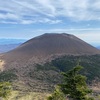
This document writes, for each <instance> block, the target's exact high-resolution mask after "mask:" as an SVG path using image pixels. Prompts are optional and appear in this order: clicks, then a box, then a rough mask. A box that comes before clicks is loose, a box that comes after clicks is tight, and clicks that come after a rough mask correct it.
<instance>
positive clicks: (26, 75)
mask: <svg viewBox="0 0 100 100" xmlns="http://www.w3.org/2000/svg"><path fill="white" fill-rule="evenodd" d="M95 54H100V50H98V49H96V48H94V47H93V46H91V45H89V44H87V43H86V42H84V41H83V40H81V39H79V38H77V37H75V36H74V35H69V34H65V33H62V34H43V35H41V36H38V37H35V38H33V39H31V40H29V41H27V42H25V43H23V44H22V45H20V46H19V47H17V48H16V49H14V50H12V51H10V52H7V53H4V54H2V55H1V56H0V68H1V70H3V71H4V73H3V77H4V75H5V74H7V75H6V78H7V79H8V80H9V79H13V80H14V81H13V82H14V83H16V84H14V85H15V88H17V89H18V88H19V87H20V89H26V88H29V90H30V89H31V90H32V89H33V90H34V91H36V90H38V91H39V90H48V88H50V87H52V86H54V84H56V83H57V82H58V81H59V80H60V79H61V77H60V75H59V68H54V67H51V66H49V65H48V64H47V65H46V66H49V67H41V66H40V65H37V64H43V63H45V62H46V61H48V60H49V61H50V60H52V59H54V58H57V57H59V56H64V55H73V56H77V55H78V56H79V55H95ZM44 69H45V70H44ZM8 76H9V77H8ZM54 78H55V79H54ZM3 79H4V78H3ZM23 86H24V88H23ZM25 87H26V88H25ZM50 89H52V88H50Z"/></svg>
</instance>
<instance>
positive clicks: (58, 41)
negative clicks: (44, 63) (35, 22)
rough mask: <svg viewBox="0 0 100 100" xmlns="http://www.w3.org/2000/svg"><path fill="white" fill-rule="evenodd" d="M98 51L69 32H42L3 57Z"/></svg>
mask: <svg viewBox="0 0 100 100" xmlns="http://www.w3.org/2000/svg"><path fill="white" fill-rule="evenodd" d="M99 53H100V51H99V50H97V49H96V48H94V47H93V46H91V45H89V44H87V43H86V42H84V41H82V40H81V39H79V38H77V37H75V36H74V35H69V34H65V33H63V34H43V35H41V36H38V37H35V38H33V39H31V40H29V41H27V42H25V43H23V44H22V45H21V46H19V47H18V48H16V49H15V50H12V51H10V52H8V53H5V54H4V56H5V58H7V57H8V58H9V56H11V58H10V59H12V55H14V56H13V59H18V58H21V59H23V58H25V57H26V59H30V58H32V57H37V58H43V57H44V58H46V57H48V56H52V55H59V54H60V55H65V54H66V55H84V54H90V55H91V54H92V55H93V54H99Z"/></svg>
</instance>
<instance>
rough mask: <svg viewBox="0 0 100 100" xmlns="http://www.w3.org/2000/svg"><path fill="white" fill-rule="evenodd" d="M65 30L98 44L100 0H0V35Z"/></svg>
mask: <svg viewBox="0 0 100 100" xmlns="http://www.w3.org/2000/svg"><path fill="white" fill-rule="evenodd" d="M44 33H68V34H73V35H75V36H77V37H79V38H81V39H82V40H84V41H86V42H88V43H90V44H92V45H94V46H98V45H99V46H100V0H0V38H13V39H14V38H16V39H30V38H33V37H35V36H38V35H41V34H44Z"/></svg>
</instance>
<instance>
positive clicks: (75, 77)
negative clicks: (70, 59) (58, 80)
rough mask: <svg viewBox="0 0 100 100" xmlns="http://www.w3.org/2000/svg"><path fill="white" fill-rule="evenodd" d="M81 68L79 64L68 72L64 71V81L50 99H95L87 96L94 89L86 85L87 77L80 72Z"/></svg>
mask: <svg viewBox="0 0 100 100" xmlns="http://www.w3.org/2000/svg"><path fill="white" fill-rule="evenodd" d="M81 69H82V67H81V66H79V65H78V66H76V67H74V68H73V69H72V70H70V71H68V72H66V73H64V72H63V73H62V75H63V76H64V82H63V83H62V84H60V85H59V87H60V88H59V89H55V91H54V93H53V94H52V96H49V97H48V100H66V97H68V98H73V100H94V99H93V98H92V97H89V96H87V95H88V94H89V93H91V92H92V91H91V90H90V89H89V88H88V87H87V85H86V77H85V76H83V75H81V74H79V71H80V70H81Z"/></svg>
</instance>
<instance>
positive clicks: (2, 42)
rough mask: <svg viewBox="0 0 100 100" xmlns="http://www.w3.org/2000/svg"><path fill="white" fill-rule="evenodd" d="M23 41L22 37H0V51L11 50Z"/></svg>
mask: <svg viewBox="0 0 100 100" xmlns="http://www.w3.org/2000/svg"><path fill="white" fill-rule="evenodd" d="M25 41H26V40H24V39H0V53H4V52H8V51H10V50H13V49H15V48H16V47H18V46H19V45H21V44H22V43H23V42H25Z"/></svg>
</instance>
